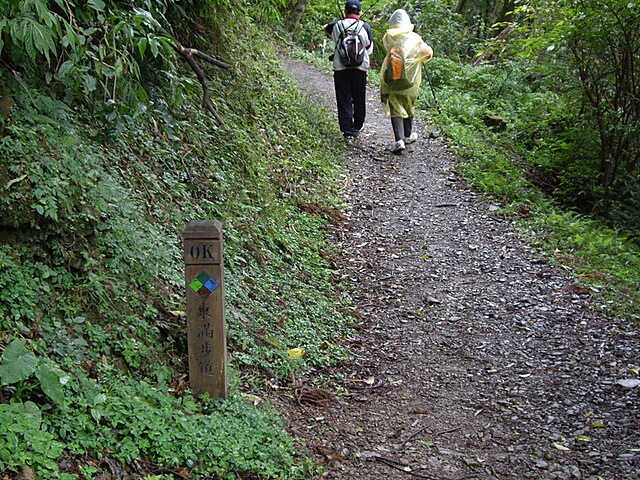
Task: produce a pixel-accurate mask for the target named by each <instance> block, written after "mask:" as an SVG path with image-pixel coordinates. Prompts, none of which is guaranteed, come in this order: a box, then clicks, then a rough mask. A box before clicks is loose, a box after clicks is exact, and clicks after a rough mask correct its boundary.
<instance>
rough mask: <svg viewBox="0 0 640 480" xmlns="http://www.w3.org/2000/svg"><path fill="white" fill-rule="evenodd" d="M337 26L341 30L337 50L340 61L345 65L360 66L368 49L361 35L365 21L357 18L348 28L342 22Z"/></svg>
mask: <svg viewBox="0 0 640 480" xmlns="http://www.w3.org/2000/svg"><path fill="white" fill-rule="evenodd" d="M358 24H359V25H358ZM337 26H338V29H339V30H340V35H339V36H338V43H337V45H336V50H337V51H338V55H340V61H341V62H342V64H343V65H344V66H345V67H359V66H360V65H362V62H364V53H365V50H366V47H365V46H364V44H363V43H362V39H361V38H360V35H359V34H360V30H362V27H363V26H364V23H363V22H359V21H357V20H356V21H355V22H354V23H352V24H351V25H350V26H349V27H347V28H344V25H343V24H342V23H341V22H339V23H337ZM356 27H358V28H356Z"/></svg>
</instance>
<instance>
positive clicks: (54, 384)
mask: <svg viewBox="0 0 640 480" xmlns="http://www.w3.org/2000/svg"><path fill="white" fill-rule="evenodd" d="M36 377H38V380H40V388H42V391H43V392H44V393H45V394H46V395H47V397H49V398H50V399H51V400H53V401H54V402H55V403H56V404H58V405H62V404H63V403H64V393H63V391H62V385H63V383H65V377H66V375H65V373H64V372H63V371H62V370H60V369H59V368H55V367H53V366H51V365H49V364H47V363H41V364H40V365H39V366H38V368H37V369H36Z"/></svg>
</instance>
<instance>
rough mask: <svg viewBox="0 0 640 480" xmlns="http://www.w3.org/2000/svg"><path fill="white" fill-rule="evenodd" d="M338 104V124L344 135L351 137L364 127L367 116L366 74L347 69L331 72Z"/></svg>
mask: <svg viewBox="0 0 640 480" xmlns="http://www.w3.org/2000/svg"><path fill="white" fill-rule="evenodd" d="M333 84H334V85H335V87H336V103H337V104H338V124H339V125H340V131H341V132H342V133H343V134H344V135H353V134H355V133H356V132H357V131H358V130H360V129H361V128H362V126H363V125H364V118H365V116H366V114H367V107H366V104H367V99H366V94H367V72H364V71H362V70H358V69H357V68H347V69H346V70H337V71H335V72H333Z"/></svg>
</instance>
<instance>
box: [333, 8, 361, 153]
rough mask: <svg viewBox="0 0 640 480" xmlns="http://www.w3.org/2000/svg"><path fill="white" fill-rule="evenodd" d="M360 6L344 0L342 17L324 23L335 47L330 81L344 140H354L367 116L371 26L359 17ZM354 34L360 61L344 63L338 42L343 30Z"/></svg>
mask: <svg viewBox="0 0 640 480" xmlns="http://www.w3.org/2000/svg"><path fill="white" fill-rule="evenodd" d="M361 10H362V5H361V4H360V2H359V1H358V0H347V2H346V4H345V6H344V13H345V18H343V19H342V20H338V21H335V22H331V23H328V24H327V25H325V26H324V30H325V33H326V34H327V36H329V37H331V39H332V40H333V42H334V44H335V45H336V48H335V50H334V52H333V56H332V57H330V58H332V60H333V83H334V86H335V89H336V103H337V105H338V124H339V125H340V131H341V132H342V135H343V137H344V140H345V141H346V142H349V143H351V142H353V140H354V137H355V136H356V135H358V133H360V131H361V130H362V127H363V125H364V120H365V116H366V93H367V91H366V89H367V70H368V69H369V55H371V52H373V36H372V34H371V26H370V25H369V24H368V23H367V22H364V21H362V20H360V12H361ZM349 30H351V31H353V32H355V33H356V34H357V37H358V40H359V42H360V44H361V46H362V49H363V54H362V63H360V64H359V65H357V66H346V65H345V61H344V60H343V59H342V58H341V55H340V54H339V49H338V44H339V42H340V41H341V37H342V36H343V35H344V32H347V31H349Z"/></svg>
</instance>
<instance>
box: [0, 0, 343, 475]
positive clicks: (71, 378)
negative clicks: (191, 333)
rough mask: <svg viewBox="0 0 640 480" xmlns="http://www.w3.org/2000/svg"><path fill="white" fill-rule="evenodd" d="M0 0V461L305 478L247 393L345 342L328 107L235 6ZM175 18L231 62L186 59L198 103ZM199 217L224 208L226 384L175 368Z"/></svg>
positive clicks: (34, 468)
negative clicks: (209, 388)
mask: <svg viewBox="0 0 640 480" xmlns="http://www.w3.org/2000/svg"><path fill="white" fill-rule="evenodd" d="M0 5H2V9H3V10H4V12H3V13H4V15H3V18H2V20H0V30H1V32H2V37H1V38H2V40H3V43H2V44H0V45H1V54H2V61H3V62H2V68H0V86H1V87H0V90H1V91H2V95H1V100H2V105H3V106H4V107H3V108H4V110H3V116H2V122H1V123H0V132H1V134H2V138H1V140H0V157H1V163H0V188H1V189H2V195H1V196H0V204H1V209H0V210H1V213H0V238H1V239H2V242H1V245H0V352H1V353H0V439H1V440H0V472H1V473H0V478H13V477H15V476H17V475H23V476H25V475H26V477H25V478H29V475H34V476H35V478H68V479H71V478H94V477H95V476H97V475H98V474H100V473H106V474H111V475H116V474H117V472H121V471H125V472H128V475H134V476H136V477H147V478H176V477H180V478H187V477H189V478H198V477H206V478H221V479H238V478H274V479H276V478H277V479H286V478H292V479H295V478H301V479H306V478H310V477H311V473H310V472H311V471H312V470H313V468H314V467H313V466H312V465H310V464H309V463H308V461H307V460H305V457H304V456H302V455H300V454H299V453H298V447H297V446H294V442H293V440H292V439H291V438H290V437H289V436H288V435H287V434H286V433H285V430H284V428H283V425H282V424H281V423H280V421H279V419H278V417H277V414H275V413H274V412H273V411H272V410H271V409H270V408H269V406H268V404H267V403H266V402H263V401H261V395H262V392H264V391H265V389H273V388H283V389H286V390H285V392H286V393H287V394H288V393H289V392H290V390H289V389H288V388H287V387H288V385H289V382H290V377H291V375H292V374H293V375H296V374H297V372H298V371H299V370H300V369H301V368H302V367H303V366H306V367H307V368H319V367H321V366H325V365H328V364H331V363H335V362H338V361H340V360H341V359H342V358H344V357H345V352H344V350H343V348H342V347H341V345H340V338H341V337H343V336H344V335H345V329H346V326H347V325H348V324H349V322H350V320H349V317H345V314H344V313H343V312H345V311H347V310H348V299H347V298H342V297H341V296H340V294H339V292H337V291H336V290H335V288H334V273H333V271H332V270H331V267H330V260H331V257H332V255H333V253H334V252H332V250H331V246H330V245H328V244H327V242H326V240H325V236H326V231H325V229H326V226H327V224H328V222H330V221H333V220H336V219H337V217H336V215H337V212H338V211H339V209H340V207H341V205H340V203H339V198H338V195H337V194H338V192H339V189H340V188H341V185H342V177H341V169H340V167H341V162H342V158H343V155H342V154H343V147H342V145H341V144H337V143H336V144H334V143H331V142H328V141H327V140H326V139H331V138H336V137H337V135H336V131H335V130H334V129H336V127H335V125H334V122H331V121H330V119H329V118H328V116H327V115H326V114H325V113H324V112H323V111H321V110H320V109H319V107H314V106H313V105H309V104H308V102H307V101H306V100H305V99H304V98H303V97H301V95H300V93H299V92H298V91H297V90H296V88H295V87H294V85H293V84H292V83H291V81H290V80H288V79H287V77H286V75H285V73H284V72H283V71H282V67H281V66H280V62H279V60H278V58H277V56H276V54H275V50H274V48H273V46H272V45H271V44H270V43H268V41H267V39H266V37H264V36H263V34H262V33H261V31H260V30H259V29H258V28H257V27H255V25H253V24H252V22H251V18H250V16H249V15H248V12H247V11H246V10H244V8H245V7H243V6H242V5H240V4H239V3H238V2H199V1H193V2H151V1H150V2H146V4H144V5H141V6H140V8H139V9H134V10H132V9H130V7H129V6H128V4H125V3H121V2H106V3H103V2H76V3H74V2H70V3H65V4H62V3H57V2H49V3H46V2H9V3H6V2H4V3H1V4H0ZM65 6H66V7H69V8H68V9H67V8H63V7H65ZM246 8H248V7H246ZM72 11H73V12H74V13H73V15H72V14H71V12H72ZM172 32H173V33H172ZM175 32H177V33H175ZM182 32H187V33H182ZM173 34H179V35H180V37H181V38H180V41H181V42H183V43H184V45H188V47H189V48H194V49H197V50H198V51H199V52H202V53H205V54H207V55H210V56H212V57H213V58H215V59H218V60H220V61H221V62H222V63H223V64H225V65H229V66H230V67H229V68H220V67H218V66H216V65H214V64H209V63H206V62H205V63H202V62H200V63H199V65H200V66H201V68H202V70H203V71H204V72H206V79H207V85H206V86H207V87H208V88H209V95H210V101H211V107H212V108H211V109H208V108H203V106H202V103H203V87H204V85H203V84H202V83H201V82H200V81H198V80H197V77H196V75H195V72H194V71H193V70H192V68H191V67H190V65H189V64H188V63H186V62H183V61H182V60H183V57H182V56H181V55H180V54H179V53H178V52H177V50H176V49H175V48H174V47H176V46H179V45H182V44H179V43H178V41H177V39H176V38H174V37H173ZM248 38H250V39H251V41H250V42H247V41H246V40H247V39H248ZM214 113H215V115H214ZM196 219H198V220H199V219H217V220H220V221H221V222H222V224H223V231H224V241H225V257H224V263H225V286H226V303H227V323H228V344H229V363H230V385H229V388H230V398H229V400H227V401H219V400H214V399H207V398H203V397H201V398H199V399H197V401H196V399H194V398H193V396H192V395H191V394H190V392H189V390H188V383H187V381H186V380H187V377H186V372H187V364H186V362H187V343H186V319H185V316H184V313H183V312H184V285H185V279H184V276H183V275H184V274H183V263H182V238H181V234H182V232H183V230H184V228H185V227H186V225H187V224H188V222H189V221H191V220H196ZM296 348H300V349H303V350H304V356H303V357H302V358H297V357H295V358H293V359H292V358H290V355H289V353H288V352H289V350H291V349H296Z"/></svg>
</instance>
